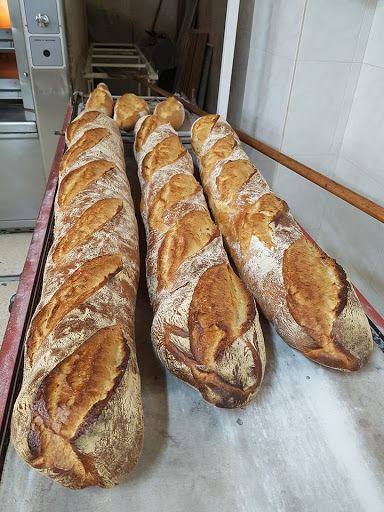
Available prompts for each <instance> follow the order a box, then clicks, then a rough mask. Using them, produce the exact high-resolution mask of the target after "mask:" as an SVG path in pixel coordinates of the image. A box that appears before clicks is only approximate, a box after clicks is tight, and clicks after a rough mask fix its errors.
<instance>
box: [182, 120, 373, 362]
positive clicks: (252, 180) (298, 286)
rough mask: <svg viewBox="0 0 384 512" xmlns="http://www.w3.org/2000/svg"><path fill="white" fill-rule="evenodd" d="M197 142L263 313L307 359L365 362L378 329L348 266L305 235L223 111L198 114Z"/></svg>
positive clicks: (229, 240)
mask: <svg viewBox="0 0 384 512" xmlns="http://www.w3.org/2000/svg"><path fill="white" fill-rule="evenodd" d="M192 148H193V150H194V151H195V153H196V155H197V156H198V158H199V165H200V173H201V177H202V181H203V185H204V190H205V192H206V194H207V196H208V199H209V204H210V207H211V210H212V213H213V216H214V218H215V220H216V221H217V223H218V225H219V228H220V231H221V233H222V234H223V236H224V239H225V241H226V244H227V246H228V248H229V250H230V252H231V255H232V258H233V259H234V261H235V263H236V266H237V268H238V270H239V272H240V274H241V276H242V278H243V280H244V282H245V284H246V285H247V287H248V288H249V289H250V290H251V292H252V293H253V295H254V296H255V298H256V300H257V302H258V304H259V306H260V307H261V309H262V311H263V313H264V315H265V317H266V318H267V319H268V320H270V321H272V322H273V323H274V325H275V327H276V330H277V332H278V333H279V334H280V336H281V337H282V338H283V339H284V340H285V341H286V342H287V343H288V344H289V345H291V346H292V347H294V348H296V349H298V350H300V351H301V352H303V354H304V355H305V356H307V357H308V358H309V359H312V360H313V361H316V362H317V363H320V364H322V365H324V366H329V367H331V368H336V369H339V370H350V371H353V370H358V369H359V368H361V367H362V366H363V365H364V364H365V363H366V362H367V360H368V357H369V354H370V352H371V350H372V335H371V331H370V327H369V324H368V321H367V318H366V316H365V314H364V312H363V310H362V308H361V305H360V303H359V301H358V299H357V297H356V294H355V292H354V290H353V287H352V286H351V283H350V282H349V280H348V277H347V275H346V274H345V272H344V270H343V269H342V268H341V267H340V265H338V264H337V263H336V261H335V260H333V259H332V258H330V257H329V256H327V255H326V254H325V253H324V252H323V251H322V250H321V249H319V248H318V247H317V246H316V245H315V244H314V243H312V242H310V241H309V240H307V239H306V238H305V236H304V235H303V233H302V231H301V229H300V226H299V225H298V224H297V222H296V221H295V220H294V218H293V217H292V215H291V213H290V211H289V208H288V205H287V204H286V203H285V202H284V201H283V200H281V199H279V198H278V197H276V196H275V194H274V193H273V192H272V191H271V190H270V188H269V186H268V184H267V183H266V181H265V180H264V178H263V177H262V176H261V174H260V173H259V172H258V170H257V169H256V168H255V167H254V166H253V165H252V164H251V162H250V161H249V159H248V157H247V155H246V153H245V152H244V151H243V150H242V147H241V144H240V141H239V139H238V137H237V135H236V134H235V132H234V131H233V130H232V128H231V127H230V126H229V124H228V123H226V122H225V121H224V120H223V119H221V118H220V117H219V116H218V115H208V116H204V117H201V118H200V119H198V120H197V121H196V122H195V123H194V125H193V127H192Z"/></svg>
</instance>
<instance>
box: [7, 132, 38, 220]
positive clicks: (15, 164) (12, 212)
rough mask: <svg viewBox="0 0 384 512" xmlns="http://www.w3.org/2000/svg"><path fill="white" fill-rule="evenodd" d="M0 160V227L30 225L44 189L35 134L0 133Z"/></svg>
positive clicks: (35, 216) (35, 215) (36, 212)
mask: <svg viewBox="0 0 384 512" xmlns="http://www.w3.org/2000/svg"><path fill="white" fill-rule="evenodd" d="M0 161H1V165H0V191H1V201H0V229H5V228H9V227H31V225H33V224H34V222H35V220H36V218H37V214H38V211H39V207H40V203H41V200H42V198H43V194H44V189H45V176H44V168H43V161H42V155H41V148H40V142H39V139H38V137H37V134H35V135H34V136H33V135H32V134H27V136H26V137H24V136H22V135H13V136H12V138H11V137H10V134H8V136H7V137H6V138H3V137H2V136H0Z"/></svg>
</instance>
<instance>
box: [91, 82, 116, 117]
mask: <svg viewBox="0 0 384 512" xmlns="http://www.w3.org/2000/svg"><path fill="white" fill-rule="evenodd" d="M85 110H99V111H100V112H103V113H104V114H107V116H109V117H112V115H113V98H112V95H111V93H110V92H109V89H108V86H107V85H106V84H104V83H100V84H98V86H97V87H96V89H94V90H93V91H92V92H91V93H90V95H89V98H88V101H87V103H86V104H85Z"/></svg>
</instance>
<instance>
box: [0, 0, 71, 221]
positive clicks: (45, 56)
mask: <svg viewBox="0 0 384 512" xmlns="http://www.w3.org/2000/svg"><path fill="white" fill-rule="evenodd" d="M65 48H66V47H65V33H64V25H63V15H62V5H61V1H60V0H8V1H7V0H0V230H10V229H24V228H31V227H33V226H34V224H35V221H36V217H37V213H38V209H39V206H40V203H41V199H42V197H43V193H44V190H45V186H46V181H47V177H48V175H49V170H50V167H51V164H52V160H53V155H54V151H55V148H56V145H57V136H55V135H54V131H55V130H57V129H58V128H60V127H61V123H62V120H63V118H64V115H65V111H66V107H67V105H68V103H69V99H70V85H69V83H70V82H69V78H68V67H67V57H66V49H65Z"/></svg>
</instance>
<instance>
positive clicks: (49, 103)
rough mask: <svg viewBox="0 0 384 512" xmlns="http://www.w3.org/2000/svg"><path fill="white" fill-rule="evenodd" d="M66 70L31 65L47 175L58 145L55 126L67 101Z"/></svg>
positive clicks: (68, 97) (61, 116)
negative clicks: (32, 66) (37, 67)
mask: <svg viewBox="0 0 384 512" xmlns="http://www.w3.org/2000/svg"><path fill="white" fill-rule="evenodd" d="M67 73H68V70H67V69H66V68H64V69H56V70H54V71H53V70H50V69H41V68H39V69H35V68H32V69H31V75H32V84H33V95H34V98H35V103H36V119H37V128H38V131H39V136H40V142H41V150H42V155H43V162H44V170H45V175H46V178H47V179H48V176H49V173H50V171H51V166H52V161H53V157H54V154H55V151H56V146H57V135H55V134H54V132H55V130H61V127H62V123H63V120H64V117H65V113H66V110H67V107H68V104H69V103H70V87H69V79H68V74H67Z"/></svg>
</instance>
